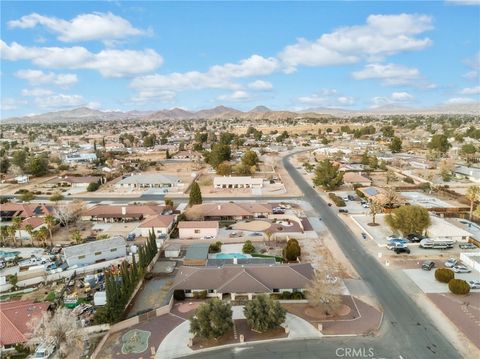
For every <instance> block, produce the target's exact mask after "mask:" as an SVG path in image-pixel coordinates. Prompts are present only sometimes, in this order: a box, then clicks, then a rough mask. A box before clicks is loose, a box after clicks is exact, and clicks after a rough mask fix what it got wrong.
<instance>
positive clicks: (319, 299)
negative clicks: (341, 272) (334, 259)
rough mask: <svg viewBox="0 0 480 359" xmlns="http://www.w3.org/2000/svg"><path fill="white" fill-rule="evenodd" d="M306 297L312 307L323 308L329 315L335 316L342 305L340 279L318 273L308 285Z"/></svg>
mask: <svg viewBox="0 0 480 359" xmlns="http://www.w3.org/2000/svg"><path fill="white" fill-rule="evenodd" d="M306 297H307V300H308V303H309V304H310V306H312V307H318V308H321V309H322V310H324V311H325V313H326V314H327V315H330V314H334V313H335V311H336V310H338V309H339V308H340V306H341V305H342V297H341V286H340V283H339V280H338V278H336V277H334V276H331V275H329V274H328V273H327V272H317V273H316V275H315V278H314V279H312V280H311V281H310V282H309V283H308V284H307V287H306Z"/></svg>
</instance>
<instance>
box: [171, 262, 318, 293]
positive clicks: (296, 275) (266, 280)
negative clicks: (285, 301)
mask: <svg viewBox="0 0 480 359" xmlns="http://www.w3.org/2000/svg"><path fill="white" fill-rule="evenodd" d="M314 276H315V272H314V269H313V267H312V266H311V264H310V263H298V264H275V265H272V264H266V265H265V264H252V265H242V266H239V265H233V266H229V265H225V266H222V267H186V266H182V267H180V268H179V269H178V274H177V276H176V277H175V282H174V284H173V289H176V290H184V291H185V294H186V296H187V297H193V293H195V292H202V291H206V292H207V296H208V297H217V298H219V299H223V298H224V296H225V297H226V298H229V297H230V298H231V299H232V300H234V299H235V297H236V296H238V295H242V296H247V297H248V299H252V297H253V296H254V295H257V294H265V293H282V292H285V291H288V292H303V291H304V290H305V287H306V286H307V284H308V282H309V281H310V280H312V279H313V278H314Z"/></svg>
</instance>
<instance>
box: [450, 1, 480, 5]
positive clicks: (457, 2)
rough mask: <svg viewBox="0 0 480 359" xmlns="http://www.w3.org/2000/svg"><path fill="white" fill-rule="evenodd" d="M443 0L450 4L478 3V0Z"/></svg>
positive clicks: (479, 2) (479, 3)
mask: <svg viewBox="0 0 480 359" xmlns="http://www.w3.org/2000/svg"><path fill="white" fill-rule="evenodd" d="M445 2H447V3H450V4H452V5H467V6H471V5H480V0H445Z"/></svg>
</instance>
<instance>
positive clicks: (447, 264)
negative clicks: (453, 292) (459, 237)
mask: <svg viewBox="0 0 480 359" xmlns="http://www.w3.org/2000/svg"><path fill="white" fill-rule="evenodd" d="M458 263H459V262H458V260H457V259H455V258H449V259H448V260H447V261H446V262H445V267H447V268H452V267H455V266H456V265H457V264H458Z"/></svg>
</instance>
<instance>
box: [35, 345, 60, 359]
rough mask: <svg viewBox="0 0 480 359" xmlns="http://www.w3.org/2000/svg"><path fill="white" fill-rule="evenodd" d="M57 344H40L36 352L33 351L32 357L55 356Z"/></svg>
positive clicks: (45, 358)
mask: <svg viewBox="0 0 480 359" xmlns="http://www.w3.org/2000/svg"><path fill="white" fill-rule="evenodd" d="M55 349H56V347H55V345H54V344H40V345H39V346H38V347H37V349H36V350H35V353H33V356H32V358H35V359H49V358H52V357H53V354H54V353H55Z"/></svg>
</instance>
